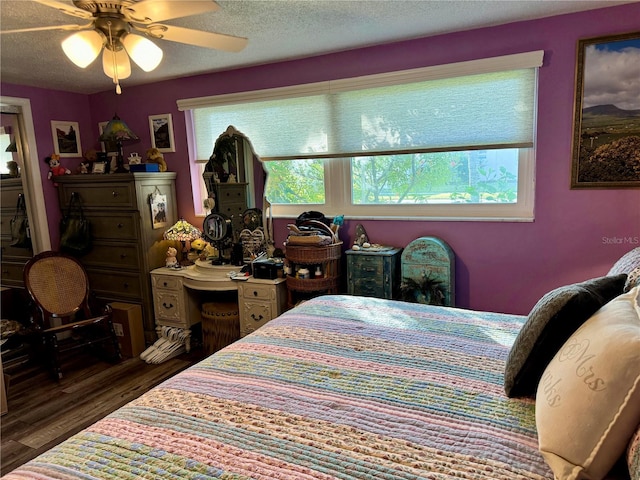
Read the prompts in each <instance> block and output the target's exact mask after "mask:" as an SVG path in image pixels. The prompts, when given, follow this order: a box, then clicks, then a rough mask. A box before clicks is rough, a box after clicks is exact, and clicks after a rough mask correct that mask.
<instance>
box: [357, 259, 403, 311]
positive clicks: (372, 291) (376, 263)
mask: <svg viewBox="0 0 640 480" xmlns="http://www.w3.org/2000/svg"><path fill="white" fill-rule="evenodd" d="M401 253H402V249H401V248H396V247H390V248H389V249H387V250H379V251H375V250H367V249H363V250H347V251H346V255H347V292H348V293H349V294H350V295H362V296H365V297H378V298H387V299H393V298H398V294H399V291H400V255H401Z"/></svg>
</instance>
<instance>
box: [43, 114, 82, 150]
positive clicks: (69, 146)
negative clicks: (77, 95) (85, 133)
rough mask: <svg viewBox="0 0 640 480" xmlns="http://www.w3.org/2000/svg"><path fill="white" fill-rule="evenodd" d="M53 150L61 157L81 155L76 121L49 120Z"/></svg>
mask: <svg viewBox="0 0 640 480" xmlns="http://www.w3.org/2000/svg"><path fill="white" fill-rule="evenodd" d="M51 134H52V136H53V151H54V152H55V153H56V154H58V155H60V156H61V157H82V147H81V146H80V131H79V127H78V122H67V121H62V120H52V121H51Z"/></svg>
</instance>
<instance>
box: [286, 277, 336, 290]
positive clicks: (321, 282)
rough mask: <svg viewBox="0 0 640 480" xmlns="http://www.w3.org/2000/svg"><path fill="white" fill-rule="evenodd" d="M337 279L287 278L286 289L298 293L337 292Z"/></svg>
mask: <svg viewBox="0 0 640 480" xmlns="http://www.w3.org/2000/svg"><path fill="white" fill-rule="evenodd" d="M338 280H339V279H338V277H331V278H307V279H300V278H296V277H287V288H289V289H291V290H295V291H298V292H325V291H326V292H329V293H337V292H338Z"/></svg>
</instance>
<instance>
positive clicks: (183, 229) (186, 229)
mask: <svg viewBox="0 0 640 480" xmlns="http://www.w3.org/2000/svg"><path fill="white" fill-rule="evenodd" d="M163 237H164V239H165V240H179V241H181V242H192V241H194V240H196V239H197V238H200V237H202V233H201V232H200V230H198V229H197V228H196V227H194V226H193V225H191V224H190V223H189V222H187V221H186V220H184V219H183V218H181V219H180V220H178V221H177V222H176V223H175V224H174V225H173V226H172V227H171V228H170V229H169V230H167V231H165V232H164V235H163Z"/></svg>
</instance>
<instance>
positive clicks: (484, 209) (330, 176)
mask: <svg viewBox="0 0 640 480" xmlns="http://www.w3.org/2000/svg"><path fill="white" fill-rule="evenodd" d="M543 56H544V51H536V52H526V53H521V54H514V55H505V56H501V57H493V58H488V59H479V60H471V61H467V62H459V63H454V64H446V65H437V66H431V67H424V68H420V69H413V70H405V71H398V72H389V73H384V74H377V75H370V76H366V77H358V78H354V79H339V80H334V81H330V82H318V83H314V84H303V85H294V86H290V87H278V88H272V89H266V90H257V91H249V92H239V93H232V94H223V95H216V96H212V97H201V98H192V99H183V100H178V101H177V104H178V109H179V110H183V111H185V115H186V119H187V136H188V145H189V161H190V168H191V175H192V184H193V192H194V195H193V196H194V207H195V210H196V214H201V215H204V213H205V212H204V209H203V207H202V200H203V199H204V198H205V197H206V188H205V189H204V191H203V190H202V189H203V188H204V187H203V185H204V183H203V182H202V178H201V177H202V175H201V173H198V172H201V170H202V169H203V167H201V166H200V164H203V163H206V160H204V159H197V158H196V147H195V145H196V139H195V125H194V117H193V109H195V108H203V107H215V106H216V105H234V104H237V103H244V102H254V101H260V100H277V99H286V98H292V97H297V96H305V95H314V94H318V93H320V92H323V91H326V90H327V89H328V90H329V91H331V90H333V91H339V90H342V89H344V90H348V89H354V88H356V87H354V85H357V86H359V88H368V87H370V86H372V85H373V86H376V85H383V84H393V82H398V83H400V82H402V81H404V82H407V78H412V76H414V77H416V78H420V79H423V78H422V77H423V76H424V75H425V72H429V75H433V78H447V77H455V76H464V75H474V74H477V73H485V72H493V71H500V70H513V69H518V68H535V83H534V85H535V87H534V92H533V95H534V98H533V100H532V102H533V107H534V112H533V115H534V118H533V132H532V133H533V142H532V144H531V145H521V146H514V145H510V146H509V148H514V147H515V148H519V158H518V195H517V201H516V203H510V204H506V203H483V204H465V203H452V204H420V205H406V204H403V205H397V204H395V205H354V204H352V203H351V184H352V182H351V171H350V166H351V162H350V158H349V157H340V156H337V155H335V154H329V155H326V156H324V155H322V154H320V155H312V156H308V157H307V156H305V157H300V158H323V159H324V171H325V181H324V187H325V199H326V202H325V203H323V204H295V205H284V204H272V207H271V209H272V215H273V216H274V217H283V218H290V217H296V216H297V215H299V213H300V211H301V209H305V210H310V209H315V210H321V211H323V212H324V213H325V214H327V215H329V216H333V215H346V216H349V217H350V218H357V219H389V220H452V221H483V220H486V221H533V220H534V213H535V212H534V203H535V158H536V155H535V151H536V131H535V130H536V126H537V108H538V98H537V94H538V69H539V67H541V66H542V60H543ZM398 79H401V80H398ZM496 147H499V146H495V147H494V146H485V147H482V149H486V150H489V149H492V148H496ZM471 148H474V147H473V146H472V147H471ZM475 148H476V149H478V148H479V147H475ZM453 150H454V149H453V148H452V149H450V150H447V149H446V148H442V149H441V150H440V151H453ZM456 150H458V148H456ZM288 159H292V157H289V158H283V157H273V158H267V157H265V158H262V159H261V161H263V162H269V161H273V160H288ZM194 170H195V172H194ZM196 177H200V178H199V181H196V180H197V178H196ZM267 181H268V180H267ZM197 185H200V186H199V187H197Z"/></svg>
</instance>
